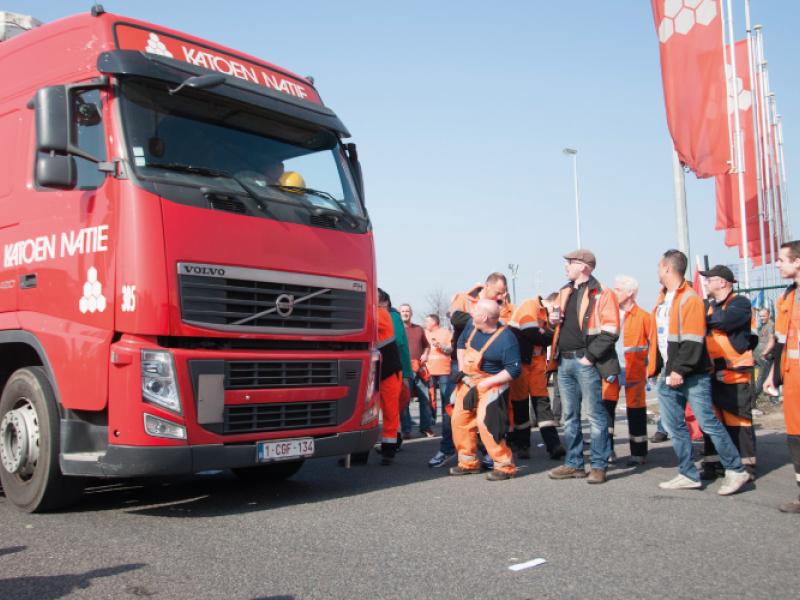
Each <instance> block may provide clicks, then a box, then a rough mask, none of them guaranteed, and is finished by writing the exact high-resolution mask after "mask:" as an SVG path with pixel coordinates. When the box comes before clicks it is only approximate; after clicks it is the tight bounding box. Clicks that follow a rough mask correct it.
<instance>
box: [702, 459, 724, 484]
mask: <svg viewBox="0 0 800 600" xmlns="http://www.w3.org/2000/svg"><path fill="white" fill-rule="evenodd" d="M719 477H725V469H723V468H722V465H721V464H720V463H703V466H702V468H701V469H700V479H702V480H703V481H713V480H715V479H717V478H719Z"/></svg>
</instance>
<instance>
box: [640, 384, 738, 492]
mask: <svg viewBox="0 0 800 600" xmlns="http://www.w3.org/2000/svg"><path fill="white" fill-rule="evenodd" d="M656 389H657V390H658V403H659V404H660V405H661V416H662V417H663V419H664V426H665V427H666V429H667V432H668V433H669V434H670V435H671V436H672V448H673V449H674V450H675V455H676V456H677V457H678V471H679V472H680V474H681V475H685V476H686V477H688V478H689V479H691V480H693V481H699V480H700V475H699V474H698V472H697V467H696V466H695V464H694V461H693V460H692V438H691V436H690V435H689V428H688V427H687V426H686V413H685V411H686V403H687V402H688V403H689V406H691V407H692V412H694V416H695V417H697V424H698V425H700V429H702V430H703V432H704V433H706V434H708V436H709V437H710V438H711V441H713V442H714V447H715V448H716V449H717V454H719V459H720V461H721V462H722V466H723V467H725V469H726V470H730V471H737V472H741V471H744V466H743V465H742V460H741V458H739V451H738V450H736V446H734V445H733V442H732V441H731V436H730V435H728V432H727V430H726V429H725V426H724V425H723V424H722V423H720V422H719V419H717V416H716V415H715V414H714V411H713V410H712V408H711V378H710V376H708V375H706V374H704V373H703V374H697V375H687V376H686V377H684V379H683V385H681V386H680V387H677V388H671V387H669V386H668V385H667V383H666V378H665V377H664V376H663V375H662V376H661V377H659V378H658V386H657V388H656Z"/></svg>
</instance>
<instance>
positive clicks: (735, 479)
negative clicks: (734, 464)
mask: <svg viewBox="0 0 800 600" xmlns="http://www.w3.org/2000/svg"><path fill="white" fill-rule="evenodd" d="M748 481H750V474H749V473H748V472H747V471H742V472H740V473H737V472H736V471H725V480H724V481H723V482H722V487H721V488H719V491H718V492H717V493H718V494H719V495H720V496H730V495H731V494H735V493H736V492H738V491H739V490H740V489H742V487H743V486H744V485H745V484H746V483H747V482H748Z"/></svg>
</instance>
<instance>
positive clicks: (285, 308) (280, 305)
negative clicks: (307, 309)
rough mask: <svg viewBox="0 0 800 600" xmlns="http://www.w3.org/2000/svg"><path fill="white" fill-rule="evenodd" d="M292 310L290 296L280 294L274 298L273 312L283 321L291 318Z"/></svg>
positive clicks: (292, 298)
mask: <svg viewBox="0 0 800 600" xmlns="http://www.w3.org/2000/svg"><path fill="white" fill-rule="evenodd" d="M293 310H294V296H292V295H291V294H281V295H280V296H278V297H277V298H275V311H276V312H277V313H278V314H279V315H280V316H282V317H283V318H284V319H286V318H288V317H290V316H291V314H292V311H293Z"/></svg>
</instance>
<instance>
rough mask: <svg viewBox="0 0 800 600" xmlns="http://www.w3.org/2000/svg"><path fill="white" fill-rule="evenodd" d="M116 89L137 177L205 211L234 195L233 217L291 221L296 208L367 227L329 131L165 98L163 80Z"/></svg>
mask: <svg viewBox="0 0 800 600" xmlns="http://www.w3.org/2000/svg"><path fill="white" fill-rule="evenodd" d="M121 90H122V94H121V99H122V113H123V121H124V124H125V125H124V126H125V132H126V142H127V145H128V153H129V156H130V157H131V161H132V163H133V168H134V169H135V171H136V174H137V176H138V177H139V178H141V179H144V180H155V181H159V182H161V183H162V184H167V185H165V186H163V187H165V188H168V187H169V184H174V185H176V186H183V187H184V188H185V186H191V187H193V188H196V190H199V191H197V192H196V193H195V197H197V198H198V199H199V200H201V201H197V202H195V201H191V202H190V203H192V204H196V205H200V206H208V207H210V208H214V206H213V203H211V204H208V203H207V199H208V198H209V197H210V195H211V196H213V195H214V194H217V195H220V194H223V195H224V194H234V195H244V196H247V197H248V201H247V202H246V203H244V204H243V206H244V207H245V208H243V209H242V210H236V211H235V212H241V213H243V214H251V215H254V216H267V217H270V218H279V219H282V220H283V219H286V220H295V217H292V218H289V217H287V215H288V214H293V215H296V213H297V211H298V209H302V211H305V212H306V213H309V214H311V215H312V216H316V217H319V216H320V215H323V216H324V215H328V216H331V215H333V216H335V215H340V216H342V217H343V218H344V219H346V221H345V222H346V223H347V224H350V223H352V224H354V225H353V227H355V226H356V225H359V228H361V224H362V221H363V222H365V218H364V217H365V212H364V210H363V207H362V205H361V202H360V201H359V199H358V196H357V192H356V188H355V185H354V182H353V178H352V175H351V173H350V168H349V163H348V160H347V158H346V156H345V154H344V151H343V149H342V146H341V144H340V143H339V139H338V137H337V136H336V135H335V134H334V133H332V132H330V131H326V130H321V129H313V128H311V127H310V126H308V125H307V124H303V123H300V122H293V121H291V120H290V119H289V118H288V117H282V116H279V115H276V114H274V113H267V112H263V111H260V110H259V109H257V108H255V107H252V106H248V105H239V104H233V103H231V102H230V101H228V100H225V99H223V98H220V97H218V96H215V95H214V94H213V90H211V91H208V92H206V91H197V90H186V89H184V90H182V91H181V92H180V93H178V94H175V95H170V94H169V90H168V86H167V85H166V84H164V83H163V82H158V81H153V80H148V79H140V78H129V79H126V80H123V81H122V82H121ZM209 189H211V190H213V193H212V194H210V193H209ZM159 193H160V194H161V195H165V194H163V193H162V192H161V191H159ZM184 198H186V194H185V193H184V194H176V195H175V197H174V198H172V199H176V200H178V201H182V199H184ZM289 207H291V210H289ZM287 211H288V212H287ZM306 218H307V217H306ZM313 223H314V221H312V224H313Z"/></svg>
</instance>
